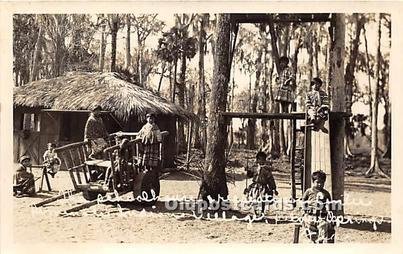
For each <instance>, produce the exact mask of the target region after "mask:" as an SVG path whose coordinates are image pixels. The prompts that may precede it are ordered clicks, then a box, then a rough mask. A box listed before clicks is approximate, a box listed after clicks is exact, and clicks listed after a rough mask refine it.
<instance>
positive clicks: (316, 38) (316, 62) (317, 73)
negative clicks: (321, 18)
mask: <svg viewBox="0 0 403 254" xmlns="http://www.w3.org/2000/svg"><path fill="white" fill-rule="evenodd" d="M314 31H315V32H314V37H313V38H314V40H313V42H314V43H313V52H314V53H313V61H314V62H313V63H314V64H313V67H314V75H315V77H319V76H320V70H319V51H320V45H319V33H318V31H317V29H315V30H314ZM295 73H296V72H295Z"/></svg>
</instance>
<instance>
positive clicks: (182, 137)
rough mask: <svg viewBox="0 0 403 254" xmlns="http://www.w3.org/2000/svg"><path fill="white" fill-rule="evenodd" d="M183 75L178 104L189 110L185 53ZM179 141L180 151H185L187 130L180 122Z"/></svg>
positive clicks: (182, 63) (179, 84)
mask: <svg viewBox="0 0 403 254" xmlns="http://www.w3.org/2000/svg"><path fill="white" fill-rule="evenodd" d="M181 58H182V59H181V73H180V77H179V83H178V102H179V106H181V107H182V108H186V109H188V106H189V105H187V106H186V107H185V89H186V56H185V54H184V53H182V55H181ZM178 141H179V144H178V145H179V151H185V150H186V144H185V142H184V141H185V129H184V125H183V123H182V122H181V121H179V122H178Z"/></svg>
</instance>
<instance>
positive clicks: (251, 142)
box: [247, 49, 263, 149]
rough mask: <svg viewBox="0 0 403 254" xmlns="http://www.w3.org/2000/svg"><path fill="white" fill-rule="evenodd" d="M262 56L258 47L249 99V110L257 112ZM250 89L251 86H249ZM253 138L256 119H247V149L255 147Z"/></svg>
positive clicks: (261, 50)
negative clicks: (252, 88)
mask: <svg viewBox="0 0 403 254" xmlns="http://www.w3.org/2000/svg"><path fill="white" fill-rule="evenodd" d="M262 56H263V49H259V52H258V56H257V58H256V60H255V66H256V80H255V87H254V91H253V95H252V101H251V112H252V113H256V112H257V102H258V96H259V95H258V93H259V87H260V85H259V84H260V77H261V74H262V68H263V65H262ZM250 89H251V88H250ZM255 138H256V119H249V120H248V138H247V147H248V148H249V149H255Z"/></svg>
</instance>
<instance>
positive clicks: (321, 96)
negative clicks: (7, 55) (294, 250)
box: [2, 9, 396, 246]
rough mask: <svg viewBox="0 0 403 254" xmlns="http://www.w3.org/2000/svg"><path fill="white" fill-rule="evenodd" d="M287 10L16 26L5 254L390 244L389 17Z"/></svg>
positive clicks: (37, 16)
mask: <svg viewBox="0 0 403 254" xmlns="http://www.w3.org/2000/svg"><path fill="white" fill-rule="evenodd" d="M291 10H292V9H291ZM291 10H290V11H289V12H278V13H275V12H261V13H259V12H257V13H256V12H251V13H244V12H215V13H207V12H200V13H196V12H195V13H190V12H186V13H181V12H176V13H166V12H161V13H159V12H158V10H155V13H152V12H151V11H153V10H152V9H150V11H149V12H148V13H143V14H141V13H95V12H91V13H90V12H88V13H67V12H66V13H64V14H63V13H57V14H55V13H51V12H42V13H41V12H35V13H34V12H32V13H26V12H24V13H13V14H12V59H10V61H11V62H12V70H11V69H10V71H9V72H10V73H11V71H12V78H13V79H12V80H13V84H12V109H10V110H12V119H11V120H10V121H11V122H12V146H11V147H10V148H9V149H10V151H11V150H12V155H13V158H12V160H13V164H12V165H13V168H12V170H11V169H9V170H8V171H7V172H9V174H10V177H11V175H12V185H13V186H12V192H11V186H2V188H3V187H4V190H9V193H10V196H11V195H12V203H11V209H12V226H11V227H12V232H10V233H11V234H12V235H13V239H14V243H15V244H33V243H44V244H48V243H52V244H55V243H106V244H109V243H129V244H165V243H177V244H235V243H236V244H239V243H242V244H258V243H259V244H260V243H282V244H301V245H302V244H319V245H322V246H323V245H324V244H346V243H348V244H350V243H384V244H390V243H391V241H392V187H391V186H392V179H391V175H392V158H391V157H392V101H391V98H392V97H391V95H390V87H391V86H392V85H391V82H390V75H389V74H390V61H391V47H392V23H393V22H394V20H393V19H392V15H391V13H387V12H336V11H335V12H312V13H309V12H304V13H301V12H298V13H297V12H295V13H294V12H293V11H291ZM392 20H393V21H392ZM394 24H395V23H393V26H394ZM2 71H3V70H2ZM395 85H396V84H395ZM393 103H394V102H393ZM2 109H4V106H3V105H2ZM394 116H395V114H393V117H394ZM10 135H11V132H10ZM10 139H11V138H10ZM394 140H396V139H394ZM10 159H11V158H10ZM393 170H396V169H395V168H394V169H393ZM2 190H3V189H2ZM7 195H8V194H7Z"/></svg>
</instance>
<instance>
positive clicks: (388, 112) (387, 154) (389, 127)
mask: <svg viewBox="0 0 403 254" xmlns="http://www.w3.org/2000/svg"><path fill="white" fill-rule="evenodd" d="M391 117H392V113H391V110H390V102H388V101H385V116H384V124H385V130H384V135H385V140H387V141H386V142H387V145H386V151H385V153H384V154H383V157H384V158H389V159H391V158H392V154H391V153H392V151H391V150H392V136H391V135H392V119H391Z"/></svg>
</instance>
